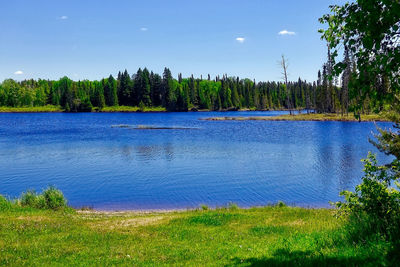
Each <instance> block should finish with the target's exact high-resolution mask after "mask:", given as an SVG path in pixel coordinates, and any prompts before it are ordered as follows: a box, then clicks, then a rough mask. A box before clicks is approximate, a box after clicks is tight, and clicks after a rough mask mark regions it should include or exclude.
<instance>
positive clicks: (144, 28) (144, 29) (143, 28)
mask: <svg viewBox="0 0 400 267" xmlns="http://www.w3.org/2000/svg"><path fill="white" fill-rule="evenodd" d="M140 30H141V31H142V32H147V31H148V29H147V28H146V27H142V28H140Z"/></svg>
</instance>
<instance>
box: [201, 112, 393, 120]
mask: <svg viewBox="0 0 400 267" xmlns="http://www.w3.org/2000/svg"><path fill="white" fill-rule="evenodd" d="M203 120H210V121H227V120H235V121H248V120H257V121H258V120H259V121H358V119H356V118H355V117H354V115H353V114H349V115H344V116H342V115H340V114H313V113H310V114H298V115H280V116H257V117H213V118H205V119H203ZM361 121H390V119H388V118H386V117H385V116H384V115H379V114H365V115H361Z"/></svg>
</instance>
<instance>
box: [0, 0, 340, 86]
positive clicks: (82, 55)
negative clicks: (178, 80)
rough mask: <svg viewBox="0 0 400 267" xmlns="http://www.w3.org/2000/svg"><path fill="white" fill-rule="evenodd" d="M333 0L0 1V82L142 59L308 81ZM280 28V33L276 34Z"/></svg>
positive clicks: (175, 67) (106, 68)
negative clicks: (285, 63) (284, 64)
mask: <svg viewBox="0 0 400 267" xmlns="http://www.w3.org/2000/svg"><path fill="white" fill-rule="evenodd" d="M344 2H345V1H342V0H335V1H334V0H331V1H325V0H306V1H298V0H281V1H278V0H213V1H211V0H201V1H200V0H146V1H143V0H142V1H136V0H130V1H129V0H115V1H98V0H97V1H95V0H85V1H83V0H47V1H45V0H35V1H32V0H12V1H2V3H1V10H2V12H1V13H2V14H1V16H0V29H1V30H0V81H2V80H4V79H5V78H13V79H17V80H21V79H26V78H44V79H58V78H60V77H62V76H65V75H67V76H69V77H70V78H72V79H74V80H78V79H91V80H93V79H101V78H103V77H107V76H108V75H109V74H113V75H115V74H116V73H118V71H119V70H124V69H127V70H128V71H129V73H133V72H136V70H137V69H138V68H139V67H147V68H148V69H150V70H153V71H155V72H158V73H160V74H161V73H162V71H163V69H164V67H169V68H170V69H171V71H172V73H173V75H174V76H175V77H176V76H177V74H178V73H179V72H181V73H182V74H183V76H184V77H186V76H189V75H191V74H194V76H196V77H199V76H200V75H203V76H205V75H207V74H208V73H210V74H211V75H212V76H215V75H217V74H225V73H226V74H228V75H229V76H237V75H238V76H240V77H241V78H245V77H248V78H251V79H253V78H254V79H256V80H258V81H260V80H280V79H281V74H280V68H279V66H278V63H277V62H278V61H279V59H280V57H281V55H282V54H284V55H285V56H286V57H287V58H288V59H289V74H290V76H289V78H290V80H297V78H298V77H302V78H303V79H307V80H308V81H313V80H315V79H316V73H317V71H318V69H319V68H320V67H321V65H322V64H323V62H324V61H325V59H326V45H325V44H324V42H323V41H321V40H320V35H319V33H318V32H317V30H318V29H319V28H321V25H320V24H319V23H318V18H319V17H320V16H321V15H322V14H325V13H327V12H328V11H329V8H328V6H329V5H331V4H343V3H344ZM279 33H281V34H279Z"/></svg>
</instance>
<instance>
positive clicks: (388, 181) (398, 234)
mask: <svg viewBox="0 0 400 267" xmlns="http://www.w3.org/2000/svg"><path fill="white" fill-rule="evenodd" d="M363 162H364V173H365V175H364V177H363V180H362V183H361V184H360V185H358V186H357V187H356V189H355V192H349V191H343V192H341V195H342V196H344V197H345V202H337V203H336V206H337V207H338V208H339V215H342V216H345V217H346V218H347V219H348V225H347V227H348V229H349V230H350V231H349V232H350V234H351V236H352V238H353V239H363V241H365V240H367V239H368V238H369V237H371V236H380V237H383V238H384V239H386V240H387V241H390V242H397V240H399V238H400V192H399V191H398V190H396V189H395V188H394V186H393V184H394V185H395V186H396V187H397V188H399V187H400V184H399V183H398V182H397V180H398V177H399V176H398V174H399V173H398V170H399V167H400V164H399V162H398V161H397V160H395V161H394V162H392V164H391V165H389V166H379V165H378V163H377V160H376V156H375V155H373V154H371V153H369V154H368V157H367V159H365V160H363Z"/></svg>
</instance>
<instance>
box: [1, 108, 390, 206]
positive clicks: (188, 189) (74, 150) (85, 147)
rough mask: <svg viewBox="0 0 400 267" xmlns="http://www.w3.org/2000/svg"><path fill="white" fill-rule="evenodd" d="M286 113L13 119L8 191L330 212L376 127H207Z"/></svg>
mask: <svg viewBox="0 0 400 267" xmlns="http://www.w3.org/2000/svg"><path fill="white" fill-rule="evenodd" d="M282 113H284V112H223V113H220V112H190V113H79V114H67V113H55V114H49V113H42V114H4V113H3V114H0V194H2V195H6V196H8V197H17V196H19V194H20V193H21V192H23V191H26V190H27V189H35V190H38V191H40V190H41V189H43V188H45V187H47V186H48V185H55V186H56V187H58V188H60V189H61V190H62V191H63V192H64V194H65V195H66V197H67V198H68V200H69V204H70V205H72V206H74V207H82V206H90V207H93V208H95V209H104V210H124V209H175V208H193V207H198V206H199V205H200V204H206V205H209V206H213V207H214V206H222V205H226V204H227V203H229V202H234V203H237V204H238V205H239V206H242V207H250V206H258V205H266V204H271V203H275V202H277V201H279V200H281V201H284V202H286V203H289V204H291V205H299V206H307V207H328V206H329V203H328V202H329V201H337V200H339V199H340V198H339V196H338V194H339V192H340V191H341V190H343V189H353V188H354V186H355V185H356V184H358V183H359V182H360V181H361V177H362V168H363V166H362V163H361V162H360V159H362V158H365V156H366V155H367V152H368V151H376V149H375V148H374V147H373V146H372V145H371V144H370V143H369V142H368V137H372V132H376V130H375V125H374V124H373V123H355V122H284V121H275V122H274V121H204V120H199V118H204V117H212V116H258V115H263V116H266V115H276V114H282ZM121 124H126V125H132V126H137V125H151V126H158V127H160V126H162V127H184V128H189V129H158V130H136V129H129V128H118V127H114V128H113V127H112V126H113V125H121ZM379 125H380V126H385V127H389V126H390V125H391V124H389V123H380V124H379ZM378 158H380V160H383V161H385V160H386V161H388V158H386V157H385V156H383V155H381V154H380V156H379V157H378Z"/></svg>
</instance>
